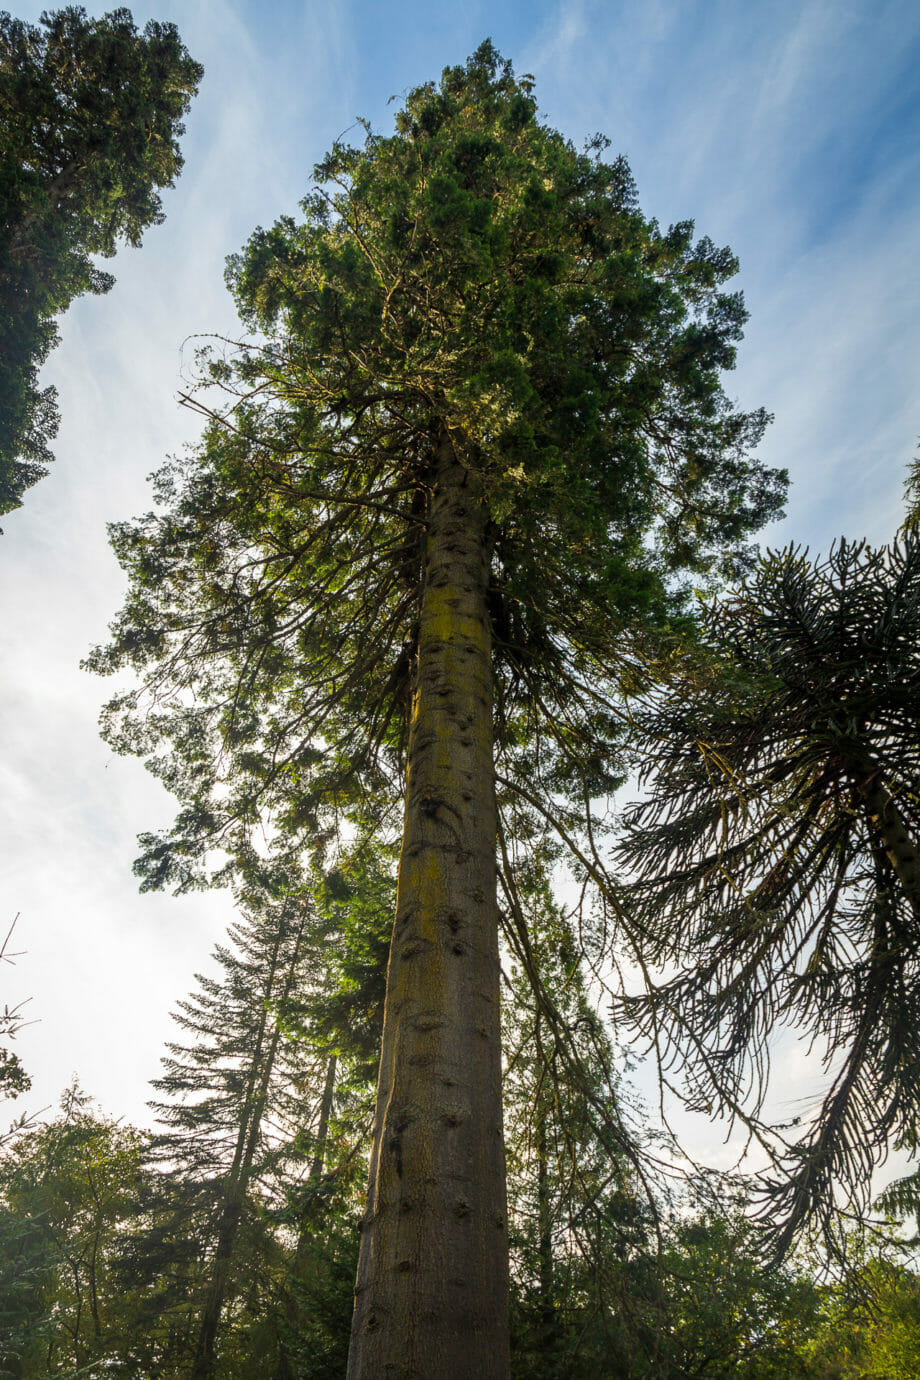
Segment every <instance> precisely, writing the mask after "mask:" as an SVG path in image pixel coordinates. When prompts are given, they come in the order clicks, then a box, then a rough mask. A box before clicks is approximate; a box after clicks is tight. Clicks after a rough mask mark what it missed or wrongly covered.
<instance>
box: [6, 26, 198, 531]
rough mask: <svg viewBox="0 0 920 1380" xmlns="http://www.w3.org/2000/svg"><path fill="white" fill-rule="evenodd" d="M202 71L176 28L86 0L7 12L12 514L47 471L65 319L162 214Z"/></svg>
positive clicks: (107, 283)
mask: <svg viewBox="0 0 920 1380" xmlns="http://www.w3.org/2000/svg"><path fill="white" fill-rule="evenodd" d="M201 75H202V69H201V67H200V66H199V65H198V63H197V62H194V61H193V60H192V59H191V58H190V57H189V55H188V53H187V52H186V50H185V48H184V47H183V45H182V43H181V42H180V39H179V34H178V32H177V30H176V27H175V25H174V24H164V23H160V22H158V21H156V20H151V21H150V23H148V24H147V25H146V26H145V28H144V30H143V32H139V31H138V29H137V28H136V26H135V24H134V23H133V21H132V18H131V14H130V11H129V10H126V9H116V10H113V11H112V12H111V13H110V14H107V15H105V16H104V17H103V18H102V19H90V18H89V17H88V16H87V14H86V11H85V10H84V9H82V8H80V7H78V6H68V7H67V8H65V9H62V10H57V11H55V12H52V13H46V14H43V15H42V17H41V20H40V22H39V24H38V25H32V24H26V23H25V22H23V21H22V20H19V19H14V18H12V16H11V15H10V14H8V13H7V12H6V11H0V360H2V367H0V513H7V512H10V511H11V510H12V509H14V508H18V507H19V506H20V504H21V502H22V495H23V492H24V491H25V489H26V488H28V487H29V485H31V484H34V483H35V481H36V480H37V479H39V478H40V477H41V475H42V474H44V473H45V467H46V465H47V464H48V462H49V461H50V460H51V458H52V457H51V453H50V450H49V442H50V441H51V440H52V439H53V437H54V435H55V433H56V431H57V424H58V416H57V409H56V405H55V392H54V389H53V388H52V387H46V388H41V387H40V386H39V382H38V371H39V369H40V367H41V365H42V364H43V363H44V361H45V359H46V358H47V356H48V353H49V351H50V350H51V349H52V347H53V346H54V345H55V343H56V341H57V327H56V318H57V317H58V316H59V315H60V313H61V312H63V311H64V310H65V309H66V308H67V306H68V305H69V304H70V303H71V301H72V300H73V299H74V298H75V297H78V296H79V295H80V294H81V293H84V292H94V293H99V292H107V291H108V290H109V288H110V287H111V286H112V284H113V282H114V279H113V278H112V276H111V274H109V273H104V272H102V271H101V270H100V269H99V268H98V267H97V266H96V265H95V263H94V262H93V259H94V257H95V256H98V255H102V256H103V257H105V258H108V257H111V255H113V254H114V253H115V249H116V246H117V244H118V242H119V241H125V242H127V243H128V244H132V245H137V244H139V243H140V240H141V235H142V234H143V232H144V230H145V229H146V228H147V226H149V225H155V224H157V223H159V222H160V221H162V219H163V211H162V204H161V200H160V197H159V195H158V189H160V188H163V187H171V186H172V185H173V183H174V182H175V179H176V177H177V176H178V173H179V171H180V169H181V167H182V156H181V154H180V152H179V143H178V140H179V136H180V135H181V134H182V133H183V125H182V123H181V120H182V116H183V115H184V114H185V112H186V111H187V109H188V107H189V103H190V101H191V98H192V96H193V95H194V94H195V92H196V90H197V87H198V82H199V81H200V79H201Z"/></svg>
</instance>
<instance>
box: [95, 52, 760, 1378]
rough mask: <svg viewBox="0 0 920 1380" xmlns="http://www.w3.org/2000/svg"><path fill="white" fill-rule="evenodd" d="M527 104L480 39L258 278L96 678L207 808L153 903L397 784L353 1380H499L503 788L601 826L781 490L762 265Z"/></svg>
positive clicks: (256, 249)
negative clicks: (752, 275) (758, 383)
mask: <svg viewBox="0 0 920 1380" xmlns="http://www.w3.org/2000/svg"><path fill="white" fill-rule="evenodd" d="M530 88H531V83H530V81H529V80H528V79H522V80H520V81H517V80H515V78H514V76H513V73H512V71H511V67H510V64H508V63H505V62H503V61H502V60H501V59H500V58H499V57H498V55H497V54H496V53H495V51H494V49H493V48H492V47H491V45H490V44H488V43H486V44H484V45H483V46H482V47H481V48H480V49H479V50H478V51H477V52H476V53H475V54H474V55H473V57H472V58H471V59H470V60H469V62H468V63H467V64H466V65H465V66H463V67H455V68H448V69H446V70H445V72H444V74H443V77H442V80H441V83H440V85H439V86H435V85H434V84H428V85H425V86H422V87H420V88H418V89H417V90H415V91H413V92H412V93H410V95H409V96H408V98H407V101H406V105H405V109H404V110H402V111H401V112H400V113H399V114H398V115H397V118H396V132H395V134H394V135H392V136H390V137H381V136H377V135H374V134H371V133H368V135H367V138H366V140H365V142H364V144H363V146H362V147H360V148H348V147H345V146H343V145H341V144H337V145H336V146H335V147H334V148H333V150H332V152H331V154H330V155H329V156H328V158H327V159H326V160H325V161H324V162H323V163H322V164H321V165H320V166H319V168H318V169H317V177H318V179H319V181H320V183H321V185H320V187H319V189H318V190H317V191H316V193H315V194H314V195H313V196H312V197H310V198H308V199H307V201H305V202H304V213H305V218H304V220H303V221H302V222H296V221H295V220H293V219H284V220H281V221H280V222H278V224H276V225H275V226H274V227H273V228H272V229H271V230H269V231H261V230H260V231H258V232H257V233H256V234H255V235H254V236H253V238H252V240H251V242H250V244H249V246H248V247H247V249H246V251H245V253H244V254H243V255H242V256H241V257H240V258H238V259H237V260H235V261H234V262H233V263H232V264H231V266H230V279H231V282H232V285H233V287H234V289H235V292H236V296H237V300H238V303H239V306H240V309H241V311H242V313H243V316H244V318H245V320H246V321H247V322H248V323H249V324H250V325H251V326H252V327H254V328H258V329H259V330H260V331H261V332H262V336H261V338H259V339H257V340H256V341H253V342H249V343H245V342H244V343H241V344H240V345H239V346H238V348H236V349H231V350H229V351H228V353H227V355H226V357H224V358H222V359H216V360H214V362H213V364H212V368H211V379H212V381H213V382H215V383H216V384H219V385H222V386H223V388H224V389H225V390H227V392H228V393H229V395H230V397H229V401H228V404H227V406H226V408H224V409H223V410H219V411H218V410H212V411H210V413H209V416H210V421H209V425H208V427H207V430H206V432H205V435H204V438H203V440H202V443H201V446H200V448H199V449H198V451H197V453H196V454H195V455H193V456H190V457H188V458H187V460H185V461H179V462H176V463H175V464H173V465H171V466H170V467H169V468H168V469H167V470H165V471H164V472H163V474H162V475H161V476H160V480H159V488H158V494H159V498H160V500H161V503H162V505H163V511H161V512H160V513H159V514H152V515H150V516H149V517H148V518H146V519H143V520H141V521H140V522H138V523H136V524H125V525H123V526H120V527H119V528H118V529H116V531H115V535H114V541H115V545H116V549H117V551H118V552H119V555H120V557H121V559H122V561H123V563H124V565H125V568H126V569H127V570H128V571H129V574H130V579H131V592H130V594H129V596H128V601H127V604H126V606H125V609H124V611H123V613H122V614H121V616H120V618H119V620H118V622H117V623H116V625H115V626H114V629H113V632H114V641H113V644H112V646H111V648H110V650H109V651H108V652H100V653H98V654H97V655H96V656H95V657H94V659H93V663H92V664H94V665H95V666H97V667H98V668H99V669H102V670H106V669H112V668H114V667H116V666H119V665H125V664H126V665H130V666H133V667H135V668H137V669H138V670H139V671H142V672H144V673H145V686H146V689H145V690H143V691H140V692H137V693H131V694H129V695H127V696H126V697H122V698H121V699H119V700H117V701H115V702H114V703H113V705H112V706H110V709H109V711H108V721H107V732H108V734H109V737H110V740H111V741H112V742H113V743H114V744H115V745H116V746H117V747H119V748H120V749H122V750H125V751H135V752H139V753H142V754H150V755H152V756H153V757H154V759H155V760H154V769H155V770H158V771H160V772H161V773H162V774H163V775H164V778H165V779H166V780H167V782H168V784H169V785H170V786H171V788H172V789H174V790H175V791H176V792H177V793H178V794H179V795H180V797H181V799H182V801H183V806H182V810H181V812H180V815H179V817H178V820H177V823H176V827H175V829H174V831H173V833H172V834H171V835H170V836H169V837H168V838H150V839H148V840H147V845H148V846H147V853H146V858H145V861H144V862H143V863H142V864H141V865H140V866H141V871H142V874H143V876H144V877H145V882H146V884H147V885H159V884H162V883H168V882H170V881H173V882H175V883H177V884H178V885H180V886H183V885H190V884H193V882H194V881H195V880H196V879H197V878H200V876H201V867H200V864H199V863H198V862H197V861H196V860H197V859H199V858H200V856H201V853H202V850H203V848H204V847H205V846H206V845H207V844H209V843H210V844H219V845H221V846H223V847H224V848H225V849H227V850H228V851H229V853H230V854H231V856H233V857H237V858H245V856H246V855H247V850H250V849H251V847H252V846H253V845H252V843H251V841H250V835H251V834H252V831H253V829H254V828H255V827H256V826H257V824H258V820H259V818H260V817H261V818H263V819H264V818H266V817H269V818H270V819H271V821H272V828H273V829H274V830H275V836H276V838H277V839H278V840H279V841H280V840H284V841H285V842H286V845H287V846H288V847H290V848H292V849H296V848H299V847H301V846H307V844H308V843H309V844H312V842H313V841H314V840H315V838H316V837H317V836H318V834H319V831H321V830H322V828H323V827H324V825H326V826H328V824H329V821H330V820H331V819H332V818H333V817H334V816H335V815H336V813H337V812H339V811H341V810H342V809H343V808H348V807H349V806H350V805H353V806H354V808H355V809H360V810H361V811H363V812H365V813H366V812H367V811H369V810H372V809H375V808H377V802H379V801H380V800H381V799H385V800H389V801H391V802H392V801H394V800H398V799H399V798H400V795H401V793H402V791H403V789H404V798H405V813H404V822H403V830H402V851H401V858H400V865H399V881H398V889H397V900H396V916H395V924H394V930H393V939H392V944H391V950H390V960H389V970H388V978H387V995H386V1002H385V1011H384V1029H383V1041H382V1051H381V1060H380V1076H379V1092H378V1111H377V1121H376V1129H375V1134H374V1143H373V1150H372V1158H371V1173H370V1186H369V1193H368V1201H367V1211H366V1214H365V1218H364V1221H363V1224H362V1247H361V1262H360V1267H359V1273H358V1283H357V1302H356V1311H355V1321H354V1332H353V1339H352V1348H351V1360H350V1369H349V1374H350V1376H351V1377H352V1378H353V1380H356V1377H370V1376H379V1375H382V1374H385V1373H393V1374H401V1375H414V1376H425V1377H431V1378H433V1377H438V1376H447V1375H450V1376H452V1377H456V1376H458V1375H461V1374H465V1375H476V1376H479V1377H489V1376H504V1375H506V1373H507V1366H508V1358H507V1321H506V1280H507V1224H506V1207H505V1189H504V1166H503V1150H502V1135H501V1120H502V1117H501V1050H500V1026H499V960H498V918H499V917H498V905H497V900H496V837H497V834H496V831H497V801H496V783H497V782H498V783H499V784H500V786H501V790H502V792H503V793H505V794H507V795H508V797H509V798H511V797H512V796H514V795H515V794H519V795H520V796H521V799H522V800H523V799H525V798H526V800H527V801H528V802H531V803H530V805H529V808H532V809H533V810H534V811H535V812H537V813H538V814H539V813H541V812H542V814H543V816H545V817H547V818H549V819H551V820H553V821H555V823H556V824H558V825H559V827H560V828H561V829H562V830H563V833H564V834H565V835H566V837H569V836H570V835H571V834H572V832H573V831H575V830H576V829H577V825H576V824H575V823H574V822H573V820H574V814H573V812H574V811H577V810H583V808H584V804H585V802H590V801H591V800H592V799H593V798H595V797H597V796H599V795H601V794H603V793H604V791H605V790H607V789H608V787H609V786H610V785H611V784H612V783H613V782H614V781H615V780H616V779H617V774H618V771H619V767H618V761H617V756H618V749H617V744H616V737H617V733H618V730H619V726H620V720H619V718H618V708H617V693H618V682H619V679H620V678H621V677H623V676H627V675H633V674H634V672H635V657H634V656H633V655H632V653H631V651H630V639H631V638H633V637H634V636H639V635H640V633H641V631H642V630H643V629H646V630H647V629H651V628H653V627H659V626H661V625H662V623H664V622H665V621H666V620H667V619H668V618H669V617H670V616H671V615H674V614H675V613H676V611H677V609H678V608H679V606H680V602H681V601H680V597H679V594H677V593H674V592H673V587H674V586H676V584H677V583H678V581H674V580H669V574H670V573H672V572H678V573H679V572H682V571H687V570H694V571H706V570H709V569H712V568H714V567H728V568H735V565H736V563H737V561H738V560H739V559H743V552H742V550H741V548H742V544H743V541H744V539H745V537H746V536H747V534H749V533H750V532H751V531H752V530H754V529H756V528H757V527H758V526H759V525H760V524H761V523H762V522H763V521H764V520H765V519H766V518H767V517H769V516H772V515H775V513H776V512H777V510H778V508H779V505H780V503H781V499H782V494H783V490H784V476H782V475H778V474H775V473H772V472H769V471H766V470H764V469H763V468H762V467H761V466H759V465H758V464H757V463H755V462H754V461H753V460H752V459H751V458H750V455H749V450H750V447H751V446H752V445H753V444H754V443H755V442H756V440H757V439H758V437H759V436H760V433H761V431H762V428H763V425H764V422H765V417H764V415H763V413H761V412H756V413H753V414H743V413H740V412H737V411H735V410H733V408H732V407H731V406H730V405H729V403H728V402H727V400H726V398H725V396H724V394H723V393H722V391H721V388H720V382H719V379H720V372H721V370H723V369H725V368H728V367H730V366H731V364H732V361H733V358H734V344H733V342H734V341H735V340H736V339H737V338H738V337H739V335H740V333H741V327H742V323H743V320H744V310H743V306H742V303H741V300H740V298H739V297H738V296H737V295H726V294H723V293H722V292H721V291H720V287H721V285H722V283H723V282H724V280H725V279H726V278H727V277H729V276H730V275H731V274H732V273H733V272H734V271H735V268H736V264H735V260H734V258H733V257H732V255H731V254H730V253H729V252H728V251H726V250H719V249H716V248H715V246H714V245H713V244H712V243H711V242H710V241H708V240H705V239H704V240H701V241H700V242H699V243H697V244H694V243H693V239H692V225H691V224H690V223H684V224H680V225H677V226H675V227H673V228H672V229H671V230H669V231H668V232H667V233H661V232H660V231H659V229H658V227H657V225H656V224H655V223H654V222H652V221H649V220H647V219H646V218H645V217H643V216H642V214H641V213H640V212H639V210H638V208H637V205H636V198H635V190H634V186H633V183H632V180H631V178H630V174H629V171H628V168H627V166H626V164H625V162H624V161H623V160H622V159H617V160H615V161H613V162H611V163H607V162H605V161H603V158H602V156H601V155H602V152H603V145H602V142H600V141H596V142H595V144H594V145H593V146H592V147H591V148H589V150H588V151H587V152H586V153H584V154H579V153H577V152H576V151H575V150H574V149H573V148H572V146H571V145H570V144H569V143H568V142H567V141H566V140H565V139H564V138H563V137H562V136H561V135H560V134H558V133H556V132H555V131H553V130H551V129H549V128H547V127H546V126H545V125H543V124H541V123H540V121H539V120H538V118H537V112H536V104H535V102H534V100H533V98H532V96H531V91H530ZM201 406H202V407H205V406H206V405H205V403H204V402H201ZM634 630H638V631H634ZM141 701H144V703H143V707H142V710H141V712H140V713H139V714H138V713H135V712H134V710H135V708H136V707H138V706H139V705H140V704H141ZM164 742H171V744H172V751H171V753H165V752H163V750H162V747H163V744H164ZM570 806H571V810H570ZM570 814H573V818H572V819H570V818H569V816H570Z"/></svg>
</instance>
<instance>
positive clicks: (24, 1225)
mask: <svg viewBox="0 0 920 1380" xmlns="http://www.w3.org/2000/svg"><path fill="white" fill-rule="evenodd" d="M88 1104H89V1098H88V1097H87V1096H86V1095H85V1094H83V1093H82V1092H81V1091H80V1089H79V1088H78V1087H77V1086H76V1085H74V1086H73V1087H71V1088H70V1089H68V1090H67V1092H65V1094H64V1097H63V1099H62V1104H61V1106H62V1112H61V1115H60V1116H59V1117H58V1118H56V1119H55V1120H54V1121H52V1122H49V1123H48V1124H47V1125H45V1126H39V1127H38V1128H36V1129H35V1130H31V1131H29V1132H27V1133H26V1134H24V1135H22V1136H20V1137H19V1138H18V1139H17V1141H16V1142H15V1144H14V1145H13V1147H12V1148H11V1149H8V1150H7V1151H6V1153H5V1155H4V1157H3V1158H2V1159H0V1234H2V1240H3V1249H4V1255H5V1262H4V1274H5V1277H6V1278H5V1291H6V1292H5V1309H4V1310H2V1311H0V1329H2V1330H0V1347H2V1350H0V1358H2V1363H3V1364H4V1365H5V1366H6V1367H7V1368H8V1369H7V1373H12V1374H13V1375H17V1376H19V1375H21V1376H23V1377H24V1378H25V1380H39V1377H46V1376H54V1375H72V1374H74V1373H75V1372H77V1371H81V1372H82V1368H83V1367H86V1366H88V1365H90V1364H91V1363H93V1362H97V1363H102V1362H105V1363H106V1364H108V1363H110V1362H112V1361H113V1358H114V1357H115V1356H117V1355H118V1354H119V1352H120V1350H121V1347H122V1344H123V1342H124V1338H125V1332H126V1328H127V1326H128V1324H129V1322H130V1319H131V1316H132V1309H131V1307H130V1306H129V1305H127V1304H126V1301H125V1299H124V1296H123V1295H122V1293H121V1291H120V1289H119V1288H118V1287H117V1285H116V1278H115V1269H116V1261H117V1259H118V1257H119V1254H120V1251H121V1246H122V1242H123V1239H124V1235H125V1232H126V1229H127V1226H128V1224H129V1222H130V1220H131V1218H132V1216H133V1213H134V1210H135V1203H136V1201H137V1199H138V1198H139V1197H140V1196H142V1183H143V1177H144V1171H143V1164H142V1155H143V1143H144V1137H143V1135H142V1134H141V1133H140V1132H139V1131H135V1130H133V1129H132V1128H131V1127H127V1126H122V1125H120V1124H119V1123H118V1122H116V1121H113V1120H111V1119H110V1118H107V1117H99V1116H96V1115H94V1114H93V1113H92V1112H91V1111H90V1110H89V1106H88ZM7 1252H9V1254H7ZM7 1310H8V1311H7ZM5 1311H6V1312H7V1316H6V1317H4V1312H5Z"/></svg>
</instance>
